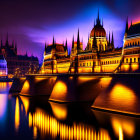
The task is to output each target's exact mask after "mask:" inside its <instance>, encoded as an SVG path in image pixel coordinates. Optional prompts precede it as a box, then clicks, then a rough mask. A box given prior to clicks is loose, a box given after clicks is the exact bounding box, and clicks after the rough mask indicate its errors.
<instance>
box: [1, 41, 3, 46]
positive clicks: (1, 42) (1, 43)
mask: <svg viewBox="0 0 140 140" xmlns="http://www.w3.org/2000/svg"><path fill="white" fill-rule="evenodd" d="M2 46H3V45H2V39H1V47H2Z"/></svg>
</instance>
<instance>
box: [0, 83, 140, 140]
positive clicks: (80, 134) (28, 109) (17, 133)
mask: <svg viewBox="0 0 140 140" xmlns="http://www.w3.org/2000/svg"><path fill="white" fill-rule="evenodd" d="M10 86H11V83H0V140H5V139H9V140H11V139H25V140H27V139H66V140H67V139H83V140H85V139H89V140H92V139H93V140H110V139H112V140H123V139H124V140H125V139H134V140H139V139H140V119H139V118H136V117H130V116H124V115H119V114H112V113H107V112H101V111H96V110H93V109H91V108H90V105H89V104H57V103H54V102H48V97H45V96H44V97H38V98H36V99H35V98H29V97H25V96H16V97H15V96H11V95H10V94H8V91H9V88H10ZM119 87H120V86H119Z"/></svg>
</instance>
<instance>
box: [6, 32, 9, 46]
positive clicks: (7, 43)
mask: <svg viewBox="0 0 140 140" xmlns="http://www.w3.org/2000/svg"><path fill="white" fill-rule="evenodd" d="M8 45H9V42H8V32H7V36H6V46H8Z"/></svg>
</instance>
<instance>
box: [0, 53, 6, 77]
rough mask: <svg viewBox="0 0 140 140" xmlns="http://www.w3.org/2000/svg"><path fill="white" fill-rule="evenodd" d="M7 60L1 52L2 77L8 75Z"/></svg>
mask: <svg viewBox="0 0 140 140" xmlns="http://www.w3.org/2000/svg"><path fill="white" fill-rule="evenodd" d="M7 72H8V70H7V62H6V60H5V58H4V57H3V55H2V54H0V77H3V76H7Z"/></svg>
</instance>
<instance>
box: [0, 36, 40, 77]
mask: <svg viewBox="0 0 140 140" xmlns="http://www.w3.org/2000/svg"><path fill="white" fill-rule="evenodd" d="M0 55H2V56H3V57H4V59H5V60H6V62H7V71H8V74H11V75H20V76H24V75H25V74H27V73H36V72H37V70H38V68H39V61H38V58H37V57H34V56H31V57H29V56H28V55H27V53H26V55H18V54H17V46H16V44H14V41H13V43H12V45H10V44H9V41H8V35H7V39H6V42H5V43H3V42H2V40H1V46H0Z"/></svg>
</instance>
